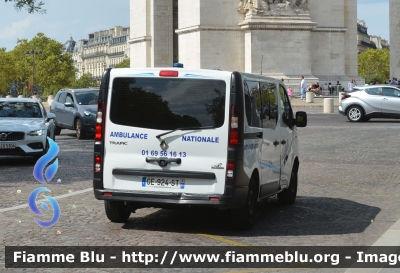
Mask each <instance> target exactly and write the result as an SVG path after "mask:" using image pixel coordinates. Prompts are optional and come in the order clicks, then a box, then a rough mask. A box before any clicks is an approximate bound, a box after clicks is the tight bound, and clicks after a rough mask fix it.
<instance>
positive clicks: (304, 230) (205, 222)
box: [0, 108, 400, 272]
mask: <svg viewBox="0 0 400 273" xmlns="http://www.w3.org/2000/svg"><path fill="white" fill-rule="evenodd" d="M296 110H305V111H308V112H309V117H308V126H307V127H306V128H299V129H298V131H299V142H300V170H299V189H298V199H297V201H296V203H295V205H292V206H287V207H284V206H281V205H279V204H278V202H277V200H276V198H271V199H269V200H268V201H266V202H263V203H262V204H260V205H259V209H258V216H257V223H256V225H255V227H254V228H253V229H252V230H250V231H237V230H235V229H233V228H232V225H231V222H230V219H229V217H228V215H227V214H226V213H223V212H220V211H217V210H212V209H201V210H198V209H196V210H160V209H154V208H146V209H140V210H138V211H137V213H135V214H132V215H131V218H130V219H129V221H128V222H127V223H125V224H115V223H110V222H109V221H108V219H107V218H106V216H105V212H104V207H103V203H102V202H101V201H98V200H96V199H95V198H94V196H93V192H92V190H90V187H91V185H92V161H93V140H82V141H79V140H77V139H76V138H75V135H74V132H73V131H68V130H63V131H62V134H61V135H60V136H58V137H57V138H56V142H57V143H58V145H59V147H60V153H59V169H58V172H57V174H56V176H55V178H53V180H52V181H51V182H50V184H48V185H46V186H47V187H48V188H49V189H50V190H51V193H50V194H49V195H51V196H52V197H56V196H62V198H59V199H57V201H58V203H59V205H60V208H61V217H60V220H59V221H58V222H57V223H56V224H55V226H53V227H51V228H41V227H39V226H38V225H37V224H36V223H35V222H34V219H33V218H34V215H33V213H32V212H31V211H30V210H29V208H28V207H27V206H26V204H27V198H28V196H29V194H30V193H31V191H32V190H34V189H36V188H38V187H40V186H43V185H41V184H40V183H38V182H37V181H36V180H35V179H34V177H33V175H32V171H33V166H34V163H35V162H33V161H32V160H30V159H29V158H10V157H8V158H5V157H0V173H1V176H0V189H1V191H2V195H1V198H0V216H1V219H2V220H1V221H0V239H1V241H2V245H3V246H4V245H7V246H11V245H14V246H18V245H57V246H79V245H91V246H230V245H238V244H241V245H246V246H363V245H365V246H370V245H372V244H373V243H374V242H375V241H376V240H377V239H378V238H379V237H380V236H381V235H382V234H383V233H384V232H385V231H386V230H388V228H389V227H391V226H392V225H393V223H395V222H396V221H397V220H398V219H399V218H400V206H399V196H400V157H399V149H398V145H399V144H398V136H399V134H400V121H398V120H371V121H369V122H366V123H350V122H348V121H347V119H346V118H345V117H343V116H340V115H338V114H322V111H323V110H322V109H321V108H319V109H307V108H297V109H296ZM58 179H61V181H60V183H58V182H57V180H58ZM2 237H3V238H2ZM3 255H4V248H3V247H1V248H0V257H2V256H3ZM0 263H4V258H1V259H0ZM0 271H1V272H3V271H4V272H20V270H11V269H8V270H7V269H4V264H0ZM31 271H32V272H67V271H66V270H63V269H57V270H54V269H52V270H50V269H49V270H27V272H31ZM131 271H132V270H123V269H118V270H109V269H103V270H101V271H99V270H91V269H89V270H82V272H131ZM142 271H143V272H144V271H145V272H153V271H154V272H159V271H160V270H141V271H140V270H137V271H135V272H142ZM162 271H163V272H164V271H165V272H166V271H168V272H170V271H171V272H172V271H174V272H176V271H180V272H188V271H190V272H192V271H194V272H202V271H201V270H199V269H191V270H188V269H180V270H167V269H164V270H162ZM216 271H218V272H264V271H265V272H273V271H274V270H268V269H265V270H259V269H243V270H235V269H218V270H216V269H213V270H209V271H207V272H216ZM295 271H296V272H297V270H292V271H287V272H295ZM324 271H325V272H344V271H345V270H344V269H326V270H324ZM74 272H77V271H74ZM279 272H282V271H279ZM299 272H310V270H306V271H304V270H302V271H299ZM315 272H317V271H315ZM318 272H321V270H318Z"/></svg>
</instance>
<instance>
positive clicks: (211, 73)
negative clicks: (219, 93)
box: [111, 67, 280, 83]
mask: <svg viewBox="0 0 400 273" xmlns="http://www.w3.org/2000/svg"><path fill="white" fill-rule="evenodd" d="M161 70H172V71H178V72H182V73H179V76H178V77H179V78H199V79H201V78H203V79H212V78H221V77H229V76H230V75H231V74H232V72H231V71H222V70H211V69H188V68H179V67H155V68H113V69H112V70H111V73H112V74H113V76H114V77H132V76H138V77H140V76H142V77H159V72H160V71H161ZM239 73H240V74H241V75H242V76H243V78H245V79H247V80H259V79H260V77H263V78H264V79H268V80H269V81H272V82H277V83H278V82H280V80H278V79H276V78H271V77H268V76H261V75H256V74H251V73H245V72H239Z"/></svg>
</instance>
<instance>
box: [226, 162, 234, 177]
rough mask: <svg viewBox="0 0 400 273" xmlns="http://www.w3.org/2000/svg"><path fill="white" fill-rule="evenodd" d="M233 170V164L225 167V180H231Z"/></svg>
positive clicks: (230, 163) (229, 163)
mask: <svg viewBox="0 0 400 273" xmlns="http://www.w3.org/2000/svg"><path fill="white" fill-rule="evenodd" d="M234 168H235V163H233V162H228V164H227V166H226V177H227V178H233V169H234Z"/></svg>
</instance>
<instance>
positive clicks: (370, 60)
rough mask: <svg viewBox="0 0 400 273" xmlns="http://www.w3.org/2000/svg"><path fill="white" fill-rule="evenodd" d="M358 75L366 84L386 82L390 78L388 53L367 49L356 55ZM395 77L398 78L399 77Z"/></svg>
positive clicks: (387, 51) (381, 50)
mask: <svg viewBox="0 0 400 273" xmlns="http://www.w3.org/2000/svg"><path fill="white" fill-rule="evenodd" d="M358 74H359V75H360V76H361V77H363V78H364V79H365V82H366V83H370V82H371V81H377V82H379V83H384V82H385V81H387V80H388V79H389V78H390V51H389V50H387V49H368V50H367V51H365V52H363V53H361V54H360V55H358ZM393 76H395V75H393ZM397 76H399V77H400V75H397Z"/></svg>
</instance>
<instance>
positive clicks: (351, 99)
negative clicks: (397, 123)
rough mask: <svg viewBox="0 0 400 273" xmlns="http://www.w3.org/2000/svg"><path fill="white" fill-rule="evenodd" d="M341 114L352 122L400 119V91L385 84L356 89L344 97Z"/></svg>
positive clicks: (340, 107) (340, 108) (340, 109)
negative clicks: (373, 119) (372, 119)
mask: <svg viewBox="0 0 400 273" xmlns="http://www.w3.org/2000/svg"><path fill="white" fill-rule="evenodd" d="M339 113H340V114H342V115H344V116H347V119H348V120H349V121H352V122H353V121H368V120H370V119H371V118H394V119H400V89H399V88H397V87H395V86H393V85H385V84H381V85H366V86H362V87H355V88H354V89H353V91H352V92H347V93H345V94H344V95H343V97H342V101H341V103H340V106H339Z"/></svg>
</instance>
